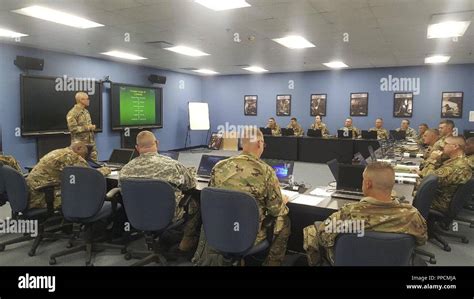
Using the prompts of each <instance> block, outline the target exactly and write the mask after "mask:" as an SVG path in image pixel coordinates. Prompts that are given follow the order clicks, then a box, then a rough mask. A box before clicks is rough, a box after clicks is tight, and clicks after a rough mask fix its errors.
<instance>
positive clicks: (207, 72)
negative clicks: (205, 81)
mask: <svg viewBox="0 0 474 299" xmlns="http://www.w3.org/2000/svg"><path fill="white" fill-rule="evenodd" d="M193 72H196V73H201V74H206V75H215V74H219V73H218V72H216V71H213V70H209V69H198V70H193Z"/></svg>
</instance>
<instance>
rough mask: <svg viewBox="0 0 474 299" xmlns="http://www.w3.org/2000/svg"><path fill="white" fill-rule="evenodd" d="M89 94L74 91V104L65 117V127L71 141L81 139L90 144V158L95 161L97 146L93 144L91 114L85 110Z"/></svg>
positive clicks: (93, 128) (93, 126) (93, 127)
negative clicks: (69, 133)
mask: <svg viewBox="0 0 474 299" xmlns="http://www.w3.org/2000/svg"><path fill="white" fill-rule="evenodd" d="M89 102H90V99H89V96H88V95H87V93H85V92H78V93H76V105H74V107H73V108H72V109H71V110H69V112H68V114H67V116H66V119H67V127H68V129H69V132H71V143H73V142H76V141H81V142H84V143H85V144H87V145H88V146H91V147H92V149H91V150H90V158H91V159H92V160H94V161H97V147H96V145H95V138H94V130H95V125H93V124H92V121H91V115H90V114H89V111H87V107H89Z"/></svg>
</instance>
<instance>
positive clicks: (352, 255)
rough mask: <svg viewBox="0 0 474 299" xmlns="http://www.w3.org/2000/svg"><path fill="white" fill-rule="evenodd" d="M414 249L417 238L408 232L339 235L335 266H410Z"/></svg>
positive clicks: (335, 246) (336, 245) (335, 248)
mask: <svg viewBox="0 0 474 299" xmlns="http://www.w3.org/2000/svg"><path fill="white" fill-rule="evenodd" d="M414 249H415V238H414V237H413V236H411V235H408V234H395V233H382V232H374V231H370V232H365V235H364V236H363V237H358V236H357V235H356V234H339V235H338V236H337V238H336V243H335V244H334V250H335V252H334V254H335V255H334V265H335V266H410V265H411V260H412V256H413V251H414Z"/></svg>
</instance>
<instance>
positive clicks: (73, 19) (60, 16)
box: [13, 5, 104, 29]
mask: <svg viewBox="0 0 474 299" xmlns="http://www.w3.org/2000/svg"><path fill="white" fill-rule="evenodd" d="M13 12H15V13H18V14H22V15H25V16H29V17H33V18H38V19H42V20H46V21H50V22H54V23H58V24H63V25H66V26H71V27H76V28H81V29H87V28H94V27H101V26H104V25H102V24H99V23H96V22H92V21H90V20H88V19H84V18H81V17H78V16H75V15H72V14H68V13H65V12H62V11H59V10H55V9H51V8H47V7H42V6H37V5H33V6H28V7H25V8H22V9H18V10H14V11H13Z"/></svg>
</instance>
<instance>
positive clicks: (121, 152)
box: [109, 148, 134, 165]
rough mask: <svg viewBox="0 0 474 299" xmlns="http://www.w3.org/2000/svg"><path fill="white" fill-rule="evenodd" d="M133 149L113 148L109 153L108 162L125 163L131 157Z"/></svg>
mask: <svg viewBox="0 0 474 299" xmlns="http://www.w3.org/2000/svg"><path fill="white" fill-rule="evenodd" d="M133 151H134V150H133V149H128V148H121V149H114V150H113V151H112V154H111V155H110V158H109V163H114V164H123V165H125V164H127V163H128V162H129V161H130V160H131V159H132V156H133Z"/></svg>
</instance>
